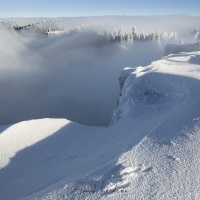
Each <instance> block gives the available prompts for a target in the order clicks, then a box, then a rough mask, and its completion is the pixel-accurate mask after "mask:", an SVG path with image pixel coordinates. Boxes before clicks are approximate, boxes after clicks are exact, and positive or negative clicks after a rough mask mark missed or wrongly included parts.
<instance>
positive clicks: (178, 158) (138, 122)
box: [0, 52, 200, 200]
mask: <svg viewBox="0 0 200 200" xmlns="http://www.w3.org/2000/svg"><path fill="white" fill-rule="evenodd" d="M119 81H120V86H121V93H120V96H119V99H118V106H117V107H116V109H115V110H114V113H113V117H112V123H111V125H110V126H109V127H89V126H83V125H79V124H77V123H75V122H71V121H68V120H66V119H39V120H32V121H24V122H20V123H17V124H14V125H11V126H2V127H0V132H1V133H0V199H3V200H17V199H23V200H29V199H34V200H41V199H42V200H47V199H48V200H49V199H52V200H61V199H62V200H63V199H65V200H68V199H81V200H82V199H87V200H91V199H106V200H110V199H113V200H118V199H119V200H121V199H136V200H138V199H148V200H149V199H152V200H155V199H165V200H166V199H169V200H171V199H187V200H189V199H191V200H194V199H200V159H199V155H200V148H199V145H200V93H199V91H200V52H192V53H179V54H177V55H172V54H171V55H169V56H166V57H164V58H163V59H161V60H159V61H155V62H153V63H152V64H150V65H148V66H145V67H141V66H139V67H137V68H125V69H124V71H123V72H122V74H121V77H120V78H119Z"/></svg>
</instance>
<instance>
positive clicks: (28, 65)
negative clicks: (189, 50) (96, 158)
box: [0, 27, 164, 126]
mask: <svg viewBox="0 0 200 200" xmlns="http://www.w3.org/2000/svg"><path fill="white" fill-rule="evenodd" d="M0 38H1V40H0V91H1V98H0V111H1V112H0V124H4V125H5V124H11V123H15V122H19V121H22V120H29V119H35V118H46V117H48V118H67V119H69V120H72V121H75V122H78V123H81V124H85V125H103V126H107V125H109V123H110V118H111V115H112V112H113V109H114V108H115V106H116V98H117V97H118V94H119V85H118V77H119V75H120V73H121V70H122V69H123V68H125V67H127V66H131V67H134V66H139V65H147V64H149V63H151V62H152V61H154V60H157V59H159V58H161V57H162V56H163V55H164V52H163V46H162V45H161V46H160V45H157V44H156V43H155V42H154V43H153V42H144V43H136V44H135V45H133V46H130V47H127V46H123V45H122V44H120V43H112V42H108V40H106V38H105V37H103V36H102V35H99V34H98V33H97V32H94V31H85V32H84V31H83V32H78V33H76V34H73V35H69V34H62V35H56V36H45V35H43V36H42V35H37V34H34V33H30V32H26V31H24V32H23V31H21V32H19V33H18V32H15V31H14V30H6V29H4V28H2V27H1V28H0Z"/></svg>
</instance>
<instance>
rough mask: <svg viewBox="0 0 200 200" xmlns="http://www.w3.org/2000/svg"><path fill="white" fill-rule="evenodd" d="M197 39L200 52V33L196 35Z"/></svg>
mask: <svg viewBox="0 0 200 200" xmlns="http://www.w3.org/2000/svg"><path fill="white" fill-rule="evenodd" d="M195 38H196V40H197V43H198V50H200V31H198V32H197V33H196V35H195Z"/></svg>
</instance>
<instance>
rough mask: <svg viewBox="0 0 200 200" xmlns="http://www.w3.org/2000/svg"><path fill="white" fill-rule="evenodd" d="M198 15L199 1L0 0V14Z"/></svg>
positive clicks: (62, 15) (56, 15) (53, 15)
mask: <svg viewBox="0 0 200 200" xmlns="http://www.w3.org/2000/svg"><path fill="white" fill-rule="evenodd" d="M168 14H189V15H194V16H199V15H200V1H199V0H187V1H185V0H168V1H163V0H152V1H150V0H142V1H141V0H138V1H134V0H34V1H33V0H6V1H5V0H0V17H71V16H72V17H74V16H100V15H168Z"/></svg>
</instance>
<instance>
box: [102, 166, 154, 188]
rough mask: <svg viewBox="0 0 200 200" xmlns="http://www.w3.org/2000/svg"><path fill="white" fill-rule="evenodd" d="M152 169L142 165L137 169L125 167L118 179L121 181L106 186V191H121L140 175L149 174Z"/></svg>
mask: <svg viewBox="0 0 200 200" xmlns="http://www.w3.org/2000/svg"><path fill="white" fill-rule="evenodd" d="M152 169H153V167H147V168H146V167H144V166H143V165H139V166H138V167H135V168H133V167H127V168H124V169H123V170H121V172H120V177H121V181H120V182H117V183H111V184H109V185H108V186H107V188H106V190H108V191H113V190H118V191H119V190H122V189H124V188H126V187H128V186H129V185H130V183H131V181H133V180H134V178H136V177H137V176H138V174H140V173H147V172H150V171H151V170H152Z"/></svg>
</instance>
